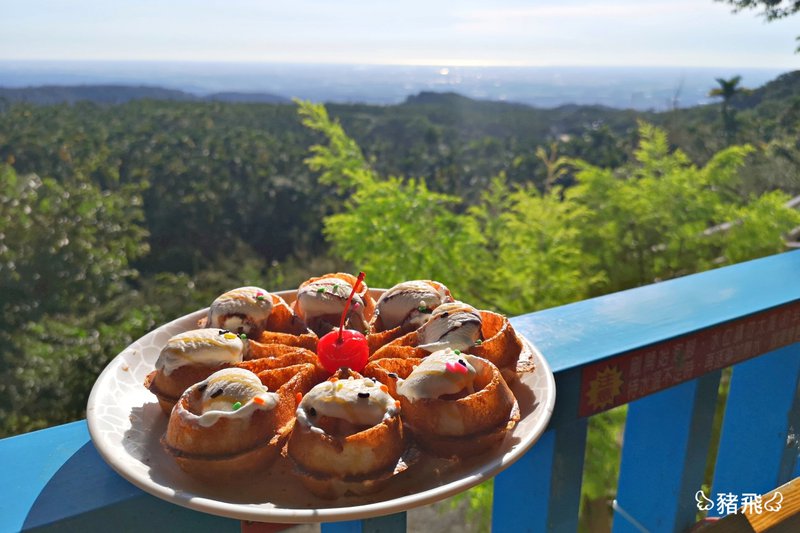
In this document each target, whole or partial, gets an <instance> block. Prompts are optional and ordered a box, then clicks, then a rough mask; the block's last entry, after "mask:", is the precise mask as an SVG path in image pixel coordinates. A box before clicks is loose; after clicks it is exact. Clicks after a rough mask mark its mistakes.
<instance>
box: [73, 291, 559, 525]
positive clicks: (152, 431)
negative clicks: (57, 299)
mask: <svg viewBox="0 0 800 533" xmlns="http://www.w3.org/2000/svg"><path fill="white" fill-rule="evenodd" d="M287 293H288V294H287ZM278 294H284V297H285V298H286V297H287V296H289V295H291V296H290V298H287V299H293V298H291V297H293V296H294V291H285V292H284V293H278ZM205 313H206V311H205V310H201V311H197V312H195V313H192V314H189V315H186V316H184V317H182V318H179V319H177V320H173V321H172V322H170V323H168V324H165V325H163V326H161V327H159V328H158V329H156V330H154V331H151V332H150V333H148V334H147V335H145V336H144V337H142V338H141V339H139V340H138V341H136V342H134V343H133V344H131V345H130V346H129V347H128V348H126V349H125V350H124V351H123V352H122V353H120V354H119V355H118V356H117V357H115V358H114V359H113V360H112V361H111V362H110V363H109V364H108V366H107V367H106V368H105V370H103V372H102V374H100V377H98V378H97V381H96V382H95V384H94V387H93V388H92V393H91V395H90V396H89V403H88V406H87V410H86V418H87V421H88V425H89V433H90V434H91V437H92V441H94V445H95V447H96V448H97V451H98V452H100V455H101V456H102V457H103V459H104V460H105V461H106V462H107V463H108V464H109V465H110V466H111V467H112V468H113V469H114V470H116V471H117V472H118V473H119V474H120V475H121V476H122V477H124V478H125V479H127V480H128V481H130V482H131V483H133V484H134V485H136V486H137V487H139V488H141V489H142V490H144V491H145V492H148V493H150V494H152V495H154V496H157V497H159V498H162V499H164V500H167V501H170V502H173V503H176V504H178V505H182V506H184V507H189V508H191V509H195V510H197V511H203V512H207V513H211V514H216V515H221V516H227V517H231V518H238V519H241V520H252V521H258V522H281V523H295V524H298V523H306V522H333V521H338V520H355V519H362V518H369V517H373V516H379V515H385V514H391V513H396V512H400V511H405V510H407V509H411V508H413V507H418V506H420V505H426V504H429V503H433V502H436V501H438V500H442V499H444V498H447V497H449V496H452V495H454V494H457V493H459V492H462V491H464V490H466V489H468V488H470V487H472V486H474V485H477V484H479V483H481V482H482V481H485V480H487V479H489V478H490V477H492V476H494V475H497V474H498V473H499V472H500V471H501V470H503V469H505V468H507V467H509V466H510V465H511V464H512V463H513V462H514V461H516V460H517V459H519V458H520V457H521V456H522V455H523V454H524V453H525V452H526V451H527V450H528V449H529V448H530V447H531V446H532V445H533V443H534V442H536V440H537V439H538V438H539V436H540V435H541V434H542V433H543V432H544V430H545V427H546V426H547V422H548V421H549V420H550V415H551V414H552V411H553V405H554V404H555V396H556V391H555V380H554V379H553V373H552V371H551V370H550V367H549V365H548V364H547V362H546V361H545V360H544V358H542V356H541V354H539V353H538V351H537V350H535V349H534V348H533V346H532V345H531V344H530V343H528V342H527V341H525V342H524V345H525V350H524V352H523V357H530V358H531V359H532V361H533V362H534V364H535V365H536V370H535V371H534V372H532V373H530V372H529V373H526V374H523V375H522V378H521V379H520V380H519V381H518V382H517V383H516V384H515V386H513V387H512V389H513V391H514V394H515V395H516V397H517V400H518V402H519V405H520V411H521V420H520V422H519V423H518V424H517V425H516V427H515V428H514V430H513V431H512V432H511V433H510V434H509V435H508V436H507V437H506V439H505V440H504V441H503V443H502V446H500V447H499V448H497V449H495V450H492V451H490V452H487V453H485V454H482V455H480V456H476V457H474V458H471V459H469V460H467V461H463V462H460V463H456V464H452V463H448V462H444V461H442V460H434V459H430V458H427V457H424V458H423V459H422V460H421V461H419V462H418V463H415V464H414V465H413V467H412V468H409V470H408V471H407V472H405V473H403V474H401V475H399V476H397V478H396V479H394V480H392V482H391V484H390V485H389V486H388V487H387V488H385V489H384V490H382V491H380V492H378V493H377V494H374V495H371V496H369V497H364V496H361V497H357V496H348V497H344V498H339V499H337V500H323V499H319V498H316V497H315V496H313V495H312V494H310V493H309V492H308V491H306V490H305V489H304V488H303V486H302V485H301V484H300V482H299V481H298V480H296V479H295V478H294V477H293V476H292V474H291V467H290V465H288V464H287V461H286V460H285V459H279V460H278V462H276V463H275V465H274V466H273V467H272V468H271V469H270V470H269V471H268V472H266V473H263V474H260V475H259V476H257V477H254V478H252V479H243V480H242V481H241V483H240V484H238V485H236V486H225V487H221V486H213V485H212V484H209V483H203V482H200V481H197V480H194V479H193V478H191V477H189V476H188V475H186V474H185V473H184V472H183V471H182V470H180V468H178V466H177V464H176V463H175V461H173V460H172V458H171V457H169V456H168V455H167V454H166V452H164V450H163V449H162V447H161V444H160V438H161V436H162V435H163V434H164V431H165V430H166V426H167V418H166V416H164V414H163V413H162V412H161V408H160V407H159V405H158V402H157V400H156V397H155V396H154V395H153V394H152V393H150V391H148V390H147V389H145V388H144V386H143V385H142V383H143V382H144V379H145V376H147V374H148V373H149V372H151V371H152V370H153V368H154V365H155V361H156V359H157V358H158V354H159V352H160V351H161V348H162V347H163V346H164V345H165V344H166V342H167V340H168V339H169V338H170V337H172V336H173V335H175V334H176V333H180V332H183V331H187V330H189V329H194V328H195V327H196V324H197V320H198V319H199V318H201V317H202V316H205ZM523 340H524V339H523Z"/></svg>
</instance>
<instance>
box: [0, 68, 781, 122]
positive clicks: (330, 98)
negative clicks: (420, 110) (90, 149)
mask: <svg viewBox="0 0 800 533" xmlns="http://www.w3.org/2000/svg"><path fill="white" fill-rule="evenodd" d="M784 72H785V70H784V69H768V68H760V69H759V68H735V69H734V68H730V67H704V68H692V67H686V68H683V67H558V66H552V67H457V66H446V65H442V66H440V67H436V66H404V65H332V64H329V65H324V64H322V65H317V64H268V63H206V62H197V63H192V62H189V63H180V62H142V61H138V62H137V61H121V62H114V61H83V62H80V61H78V62H74V61H73V62H69V61H4V60H0V87H9V88H10V87H13V88H25V87H43V86H48V87H50V86H54V87H55V86H61V87H76V86H98V85H102V86H124V87H136V88H138V87H141V86H146V87H149V88H154V87H164V88H168V89H170V90H173V91H179V92H180V91H182V92H185V93H188V94H189V95H190V96H189V97H188V98H189V99H206V98H207V97H209V96H210V97H211V98H212V99H218V100H224V101H247V102H252V101H270V102H271V101H273V100H272V99H271V96H270V97H268V98H270V99H260V97H257V96H256V95H262V94H266V95H277V96H278V97H285V98H294V97H297V98H300V99H302V100H311V101H312V102H326V103H339V104H375V105H393V104H399V103H401V102H403V101H404V100H405V99H406V98H407V97H408V95H410V94H419V93H421V92H436V93H442V92H454V93H458V94H461V95H464V96H466V97H468V98H472V99H474V100H480V101H487V100H488V101H504V102H518V103H522V104H528V105H530V106H535V107H538V108H556V107H559V106H562V105H566V104H577V105H602V106H606V107H613V108H616V109H637V110H639V111H666V110H670V109H675V108H684V107H692V106H696V105H698V104H704V103H709V102H712V101H713V99H711V98H709V96H708V92H709V90H711V89H713V88H714V87H716V82H715V81H714V80H715V78H731V77H733V76H737V75H739V76H741V77H742V85H743V86H744V87H758V86H760V85H763V84H765V83H767V82H768V81H770V80H772V79H775V77H777V76H778V75H780V74H782V73H784ZM242 95H243V96H242ZM148 97H149V96H148ZM154 97H161V96H159V95H154ZM163 97H168V96H166V95H164V96H163ZM169 97H174V98H178V99H184V98H186V97H185V96H181V95H179V94H177V93H172V96H169ZM92 100H94V101H97V100H96V99H94V98H92ZM59 101H69V98H67V97H65V96H59Z"/></svg>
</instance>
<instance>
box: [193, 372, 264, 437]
mask: <svg viewBox="0 0 800 533" xmlns="http://www.w3.org/2000/svg"><path fill="white" fill-rule="evenodd" d="M195 391H197V392H199V393H200V399H199V406H197V408H195V409H193V410H192V411H195V412H191V411H189V410H184V411H182V413H184V416H188V417H194V418H196V419H197V422H198V423H199V424H200V425H201V426H204V427H208V426H211V425H213V424H214V423H215V422H217V420H219V419H220V418H222V417H227V418H247V417H249V416H251V415H252V414H253V413H254V412H255V411H259V410H261V411H269V410H272V409H274V408H275V406H276V405H278V400H279V396H278V395H277V394H275V393H274V392H268V390H267V387H265V386H264V385H263V384H262V383H261V380H260V379H258V376H256V375H255V374H254V373H253V372H251V371H249V370H245V369H243V368H226V369H224V370H220V371H218V372H214V373H213V374H211V375H210V376H209V377H208V378H207V379H206V380H204V381H201V382H200V383H196V384H195V385H192V386H191V387H190V388H189V389H188V390H187V391H186V393H185V394H189V395H194V394H196V392H195Z"/></svg>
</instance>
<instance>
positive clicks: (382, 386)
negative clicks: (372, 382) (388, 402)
mask: <svg viewBox="0 0 800 533" xmlns="http://www.w3.org/2000/svg"><path fill="white" fill-rule="evenodd" d="M381 390H382V391H383V392H389V387H387V386H386V385H381Z"/></svg>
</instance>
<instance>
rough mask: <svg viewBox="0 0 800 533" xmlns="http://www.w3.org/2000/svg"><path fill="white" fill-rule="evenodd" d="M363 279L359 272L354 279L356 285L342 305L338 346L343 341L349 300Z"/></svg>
mask: <svg viewBox="0 0 800 533" xmlns="http://www.w3.org/2000/svg"><path fill="white" fill-rule="evenodd" d="M365 277H366V274H364V273H363V272H359V273H358V278H356V283H355V285H353V290H352V291H350V296H348V297H347V301H346V302H345V303H344V311H342V321H341V322H340V323H339V340H338V341H337V342H338V343H340V344H341V343H342V342H343V340H344V339H343V336H344V321H345V319H346V318H347V309H348V308H349V307H350V300H352V299H353V296H354V295H355V293H356V291H357V290H358V287H359V285H361V282H362V281H364V278H365Z"/></svg>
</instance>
